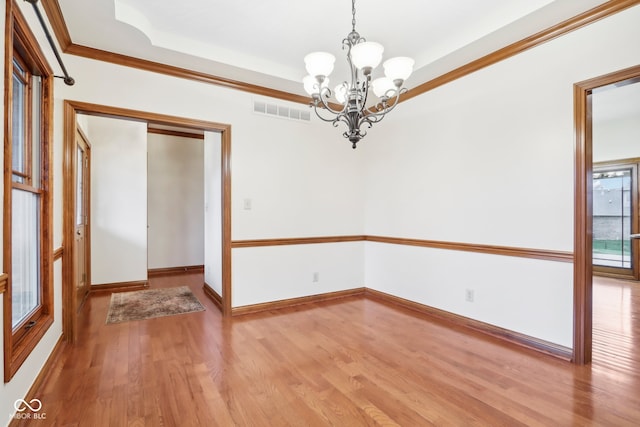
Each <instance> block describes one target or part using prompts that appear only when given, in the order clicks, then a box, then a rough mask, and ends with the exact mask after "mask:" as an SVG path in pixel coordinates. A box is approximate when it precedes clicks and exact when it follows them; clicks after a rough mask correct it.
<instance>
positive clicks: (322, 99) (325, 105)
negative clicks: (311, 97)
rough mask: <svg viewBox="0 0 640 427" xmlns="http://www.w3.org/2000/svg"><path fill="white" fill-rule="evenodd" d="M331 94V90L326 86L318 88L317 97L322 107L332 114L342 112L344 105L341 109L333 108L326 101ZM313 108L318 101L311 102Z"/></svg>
mask: <svg viewBox="0 0 640 427" xmlns="http://www.w3.org/2000/svg"><path fill="white" fill-rule="evenodd" d="M330 96H331V90H330V89H328V88H326V87H325V88H322V89H320V94H319V96H318V97H317V99H318V100H320V104H322V105H321V106H322V108H324V109H325V110H327V111H329V112H330V113H332V114H335V115H336V116H337V115H338V114H342V113H344V111H345V107H343V108H342V110H334V109H333V108H331V105H330V104H329V103H328V102H327V100H328V99H329V97H330ZM312 105H313V106H314V107H315V108H318V102H317V100H316V101H315V102H314V103H313V104H312ZM316 114H317V112H316Z"/></svg>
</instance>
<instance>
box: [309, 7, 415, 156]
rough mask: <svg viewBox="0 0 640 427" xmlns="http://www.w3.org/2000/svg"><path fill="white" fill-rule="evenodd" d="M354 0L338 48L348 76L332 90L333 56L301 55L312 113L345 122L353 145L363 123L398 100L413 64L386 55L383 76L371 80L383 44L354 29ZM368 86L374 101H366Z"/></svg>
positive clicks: (382, 113) (362, 133)
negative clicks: (348, 29) (343, 53)
mask: <svg viewBox="0 0 640 427" xmlns="http://www.w3.org/2000/svg"><path fill="white" fill-rule="evenodd" d="M355 3H356V2H355V0H352V1H351V15H352V19H351V27H352V28H351V32H350V33H349V35H348V36H347V37H346V38H345V39H344V40H342V49H346V50H347V62H348V63H349V68H350V70H351V80H350V81H349V82H347V81H343V82H342V83H340V84H339V85H337V86H336V87H335V88H334V90H333V92H332V91H331V89H329V74H331V72H332V71H333V66H334V62H335V60H336V58H335V56H333V55H332V54H330V53H327V52H313V53H310V54H308V55H307V56H305V57H304V62H305V66H306V69H307V72H308V73H309V75H308V76H306V77H305V78H304V79H303V83H304V89H305V91H306V92H307V93H308V94H309V95H311V98H312V103H311V106H312V107H313V109H314V111H315V113H316V115H317V116H318V117H319V118H320V119H321V120H323V121H325V122H330V123H332V124H333V126H335V127H337V126H338V123H340V122H342V123H345V124H346V125H347V128H348V130H347V131H345V132H344V133H343V136H344V137H345V138H347V139H348V140H349V141H351V143H352V147H353V148H356V144H357V143H358V141H360V140H361V139H362V138H364V137H365V136H366V134H367V132H366V130H365V128H363V126H365V125H366V128H371V127H372V126H373V124H374V123H378V122H379V121H381V120H382V119H383V118H384V116H385V115H386V114H387V113H388V112H389V111H391V110H393V108H394V107H395V106H396V105H397V104H398V100H399V98H400V95H401V94H403V93H405V92H406V91H407V89H406V88H404V87H403V86H402V85H403V84H404V81H405V80H406V79H407V78H409V76H410V75H411V72H412V71H413V64H414V60H413V59H411V58H407V57H396V58H391V59H388V60H387V61H385V62H384V64H383V67H384V74H385V77H380V78H378V79H375V80H373V81H372V80H371V74H372V72H373V70H374V69H375V68H376V67H377V66H378V65H379V64H380V62H381V61H382V52H383V51H384V47H382V45H381V44H379V43H375V42H368V41H366V40H365V39H364V38H363V37H360V34H358V32H357V31H356V4H355ZM370 88H371V89H372V90H373V93H374V94H375V95H376V97H377V98H378V101H377V102H373V103H370V104H367V101H368V100H369V89H370ZM332 96H333V98H332ZM332 99H335V101H337V102H338V104H335V103H334V102H333V101H332ZM340 105H341V106H342V107H340ZM367 105H369V106H367Z"/></svg>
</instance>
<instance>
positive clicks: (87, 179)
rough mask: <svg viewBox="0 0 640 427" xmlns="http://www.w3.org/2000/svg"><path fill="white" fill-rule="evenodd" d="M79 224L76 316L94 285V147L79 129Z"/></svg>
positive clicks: (75, 254)
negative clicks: (92, 189)
mask: <svg viewBox="0 0 640 427" xmlns="http://www.w3.org/2000/svg"><path fill="white" fill-rule="evenodd" d="M75 149H76V168H75V189H76V191H75V195H76V198H75V209H74V212H75V215H74V218H75V221H74V233H73V239H74V242H73V257H74V264H75V266H76V269H75V272H74V274H75V281H76V313H77V312H78V311H80V309H81V308H82V305H83V304H84V301H85V300H86V298H87V296H88V295H89V288H90V284H91V264H90V261H91V227H90V223H89V220H90V218H91V211H90V209H91V204H90V200H91V166H90V165H91V146H90V144H89V141H88V139H87V137H86V136H85V135H84V133H83V132H82V130H81V129H80V128H79V127H76V131H75Z"/></svg>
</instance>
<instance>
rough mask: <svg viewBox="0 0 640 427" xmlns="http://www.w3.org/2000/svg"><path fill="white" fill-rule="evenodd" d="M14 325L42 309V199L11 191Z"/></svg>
mask: <svg viewBox="0 0 640 427" xmlns="http://www.w3.org/2000/svg"><path fill="white" fill-rule="evenodd" d="M11 205H12V206H11V210H12V212H11V221H12V223H11V308H12V318H11V324H12V326H13V327H14V328H15V326H16V325H17V324H19V323H20V322H21V321H23V320H24V319H25V318H26V317H27V316H28V315H29V314H30V313H31V312H32V311H33V310H35V309H36V308H37V307H38V306H39V305H40V220H39V217H40V195H39V194H34V193H30V192H28V191H22V190H18V189H15V188H14V189H12V190H11Z"/></svg>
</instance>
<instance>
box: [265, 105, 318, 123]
mask: <svg viewBox="0 0 640 427" xmlns="http://www.w3.org/2000/svg"><path fill="white" fill-rule="evenodd" d="M253 112H254V113H257V114H262V115H265V116H273V117H280V118H281V119H289V120H297V121H303V122H310V121H311V111H309V110H302V109H297V108H291V107H285V106H284V105H276V104H270V103H268V102H264V101H254V102H253Z"/></svg>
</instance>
